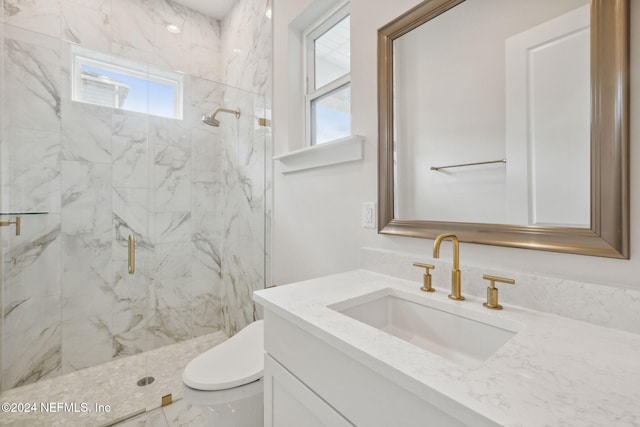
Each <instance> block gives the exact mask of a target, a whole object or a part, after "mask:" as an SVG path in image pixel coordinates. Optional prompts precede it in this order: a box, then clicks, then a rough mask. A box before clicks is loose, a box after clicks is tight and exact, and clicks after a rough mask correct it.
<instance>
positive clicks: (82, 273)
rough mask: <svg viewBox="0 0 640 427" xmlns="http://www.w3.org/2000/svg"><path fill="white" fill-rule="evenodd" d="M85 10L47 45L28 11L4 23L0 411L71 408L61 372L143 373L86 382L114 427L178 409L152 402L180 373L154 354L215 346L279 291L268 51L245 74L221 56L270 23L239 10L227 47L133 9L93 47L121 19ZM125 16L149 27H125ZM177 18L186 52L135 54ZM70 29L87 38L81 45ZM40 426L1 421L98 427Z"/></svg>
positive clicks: (144, 8)
mask: <svg viewBox="0 0 640 427" xmlns="http://www.w3.org/2000/svg"><path fill="white" fill-rule="evenodd" d="M76 3H80V4H82V5H83V7H82V8H81V9H82V13H80V12H78V13H75V12H74V13H71V9H73V8H71V9H70V10H69V16H66V15H65V16H64V17H63V16H62V14H61V12H58V13H59V16H58V17H57V19H58V22H54V21H55V19H56V18H55V17H50V19H51V21H52V22H53V23H55V25H53V24H52V25H50V27H51V28H53V29H54V30H56V31H57V32H55V31H54V33H53V34H45V33H43V32H42V31H44V30H47V31H48V27H47V28H44V29H43V28H42V25H39V23H38V22H39V21H38V19H35V17H33V19H31V15H30V13H31V12H29V11H28V10H26V9H24V10H23V9H22V8H21V9H20V10H16V14H15V15H12V17H11V19H10V20H8V19H7V18H8V17H6V16H5V17H4V19H3V20H2V22H0V57H1V60H0V223H1V224H0V225H5V224H6V226H2V227H0V393H2V399H0V400H1V401H3V402H5V401H9V400H11V399H9V397H5V396H7V394H6V393H9V392H13V393H22V394H20V396H21V397H20V399H17V398H16V399H15V400H14V401H16V402H18V401H20V402H22V401H25V402H27V401H29V402H49V401H54V402H63V401H64V402H67V401H66V400H64V399H66V397H64V398H63V397H60V396H66V395H64V394H63V393H66V390H71V389H75V386H69V383H68V382H65V381H67V379H66V377H67V374H69V375H72V374H74V373H76V372H87V371H86V369H93V368H99V367H100V366H101V365H103V364H108V363H113V362H118V361H120V360H123V361H126V362H123V365H126V366H131V367H132V368H135V369H134V371H135V372H136V373H135V376H131V378H129V382H127V383H126V384H125V383H117V382H114V381H113V380H112V378H111V375H110V374H108V373H107V374H106V375H105V376H104V377H100V376H99V375H98V376H94V372H95V371H89V372H90V373H83V374H82V375H81V376H78V378H79V377H82V378H93V379H94V384H95V385H94V386H93V387H94V388H95V390H98V389H101V390H102V389H104V388H105V387H106V386H107V384H110V385H112V386H114V387H115V389H116V390H117V392H113V393H112V395H110V394H109V393H106V395H107V396H109V397H108V398H104V399H103V400H96V399H97V398H95V397H94V395H93V394H92V393H89V392H88V393H87V394H86V396H85V399H84V400H86V401H88V402H90V404H91V405H93V404H94V403H100V404H108V405H110V406H111V409H112V412H110V413H108V414H102V416H103V418H105V420H103V421H106V420H107V419H111V418H114V419H115V418H119V417H120V416H122V415H128V414H130V413H131V412H132V411H134V410H138V409H140V408H146V409H149V407H150V406H149V404H147V403H146V402H147V400H145V399H146V398H147V397H149V399H148V401H150V402H152V403H153V404H154V405H160V402H161V397H163V396H164V395H165V394H167V393H174V394H173V396H174V398H176V396H177V395H176V393H177V392H176V391H175V389H174V390H167V391H166V392H165V391H164V390H162V392H163V393H164V394H162V395H156V393H159V391H158V390H159V388H160V386H161V385H162V384H163V383H162V380H163V378H165V377H166V375H165V373H166V372H173V371H170V370H168V369H166V368H163V367H161V366H159V365H157V364H156V363H151V362H150V361H151V360H153V359H152V358H153V357H155V354H156V353H155V350H160V349H161V348H165V347H167V346H171V345H180V344H181V343H182V342H184V341H189V343H186V344H185V348H186V347H188V346H190V345H191V344H190V342H191V340H200V339H205V338H206V337H208V336H210V335H215V336H214V338H215V337H218V339H217V340H214V341H215V342H219V341H220V337H221V336H224V337H226V336H230V335H233V334H234V333H235V332H236V331H238V330H240V329H242V328H243V327H244V326H245V325H246V324H247V323H249V322H251V321H253V320H254V319H256V318H257V317H259V314H258V313H257V311H256V308H255V307H254V305H253V300H252V293H253V291H254V290H256V289H261V288H263V287H264V283H265V282H268V281H269V279H268V276H267V274H268V270H267V268H268V267H267V265H268V263H267V260H268V254H267V250H268V248H269V242H268V240H267V239H268V236H269V229H268V222H267V218H268V213H267V212H268V209H269V207H268V205H267V203H269V200H270V199H271V198H270V197H269V195H268V191H269V188H270V185H269V183H268V181H267V179H268V177H269V176H270V173H269V170H268V169H267V168H268V167H270V165H269V164H268V162H267V159H269V158H270V157H271V156H270V151H268V150H270V142H269V141H270V139H269V138H270V137H271V133H270V129H269V128H268V127H266V126H260V125H258V124H257V123H259V121H260V119H261V118H264V117H267V113H268V111H269V108H268V102H269V101H268V98H267V97H266V89H265V88H262V87H258V86H257V85H254V84H253V83H252V82H253V81H260V82H262V77H263V76H264V73H265V72H266V71H265V70H269V69H270V68H269V64H268V63H267V62H266V60H267V59H268V58H267V56H266V55H263V54H262V52H263V51H264V49H261V48H260V49H257V48H256V52H258V53H259V54H260V59H261V60H260V61H258V60H253V59H252V58H253V55H257V53H253V51H252V50H251V49H252V46H248V47H247V48H244V47H243V52H245V54H244V56H238V54H235V53H234V56H233V61H237V63H236V62H233V61H232V60H230V59H228V58H226V57H225V56H224V55H225V52H228V53H229V54H231V53H232V52H233V51H232V49H231V48H227V47H225V46H226V44H229V46H231V45H232V44H233V46H236V44H234V43H237V38H238V37H239V38H240V42H242V41H243V40H244V39H245V37H244V36H243V34H244V32H245V31H246V32H248V34H251V33H253V32H256V33H259V34H266V35H268V34H270V33H269V32H268V31H270V28H271V27H270V24H269V23H268V22H266V18H265V17H264V12H262V8H263V7H264V2H263V1H259V2H258V1H257V0H251V1H249V2H243V3H240V2H239V3H238V8H240V7H242V8H243V9H242V10H244V8H247V9H250V10H251V11H254V12H253V14H252V15H250V17H249V21H247V19H248V18H247V15H246V14H245V13H239V12H240V9H238V12H237V13H234V14H231V15H229V17H228V19H227V20H226V21H225V27H224V28H225V30H224V31H229V34H228V35H227V34H226V33H225V32H224V31H223V30H222V29H221V28H220V23H219V22H218V21H216V20H213V19H211V18H210V17H208V16H205V15H201V14H198V13H197V12H194V11H190V10H186V9H183V8H179V7H174V6H173V4H172V5H171V7H169V6H167V5H165V3H164V2H155V1H154V2H148V4H147V3H144V2H136V1H131V0H125V1H122V2H117V5H116V4H115V3H114V7H113V12H112V13H113V17H115V18H117V19H115V18H114V20H113V22H117V23H118V25H117V26H116V25H113V26H111V25H108V26H106V27H104V28H101V29H104V33H103V32H102V31H98V32H95V29H93V28H92V29H90V28H88V27H87V28H86V33H84V32H83V31H84V30H85V26H83V24H84V22H85V21H86V20H87V19H90V18H91V19H93V17H94V16H97V14H100V16H101V17H102V14H103V13H105V15H104V19H105V20H107V21H108V22H112V21H111V15H109V13H111V12H110V11H111V8H108V9H109V10H108V11H107V12H104V11H102V9H100V8H99V7H98V6H96V5H95V4H94V3H95V2H93V1H91V0H79V1H77V2H76ZM254 3H255V5H256V6H255V7H254V6H250V5H252V4H254ZM152 5H153V6H152ZM156 6H157V7H156ZM160 6H162V7H160ZM165 6H166V7H165ZM94 9H95V10H94ZM234 10H235V9H234ZM130 16H135V17H136V19H137V17H141V18H140V19H144V20H145V21H144V25H139V26H136V29H137V30H136V31H124V30H123V29H124V28H129V27H132V26H133V25H134V24H129V20H130V19H133V18H129V17H130ZM167 16H168V17H167ZM48 19H49V18H48ZM69 19H70V20H71V21H68V20H69ZM168 19H171V21H172V22H174V21H175V22H183V21H185V19H186V22H188V23H189V24H188V25H189V27H188V28H193V29H194V30H193V31H192V32H189V38H184V39H181V38H180V37H181V36H179V35H178V36H176V35H172V34H170V33H167V34H164V33H163V34H157V35H156V37H155V39H157V43H155V44H148V43H142V42H143V41H146V40H147V39H148V37H147V36H148V34H146V33H145V31H146V29H149V31H151V32H152V34H153V29H154V28H156V27H157V25H156V24H158V23H162V22H164V21H165V20H168ZM9 21H11V22H9ZM69 22H71V23H69ZM100 22H102V21H100ZM132 22H133V21H132ZM236 22H237V23H236ZM65 25H70V28H74V29H75V28H77V29H79V32H78V33H76V32H74V33H73V34H74V39H73V40H67V36H68V34H70V32H66V31H65V32H63V33H62V34H61V32H60V28H61V26H65ZM154 25H155V26H154ZM138 27H139V28H138ZM263 27H264V28H265V30H264V31H263V30H260V28H263ZM157 28H159V29H158V30H157V31H158V32H160V31H164V30H163V28H164V27H157ZM238 28H240V30H241V32H237V31H236V30H237V29H238ZM195 29H197V30H198V31H196V30H195ZM240 30H239V31H240ZM95 34H100V37H104V40H103V39H99V40H96V37H95ZM75 37H77V39H76V38H75ZM151 39H152V40H153V39H154V37H151ZM249 39H250V38H249ZM138 42H140V43H138ZM136 43H138V44H136ZM247 43H249V42H247ZM264 43H266V45H267V46H270V42H269V41H268V40H267V41H265V42H264ZM116 45H117V46H118V48H117V49H116V48H114V49H111V46H116ZM261 45H262V42H261ZM261 45H260V46H261ZM124 46H126V49H121V47H124ZM134 47H135V48H134ZM185 47H186V48H187V51H186V52H185ZM79 48H81V49H79ZM144 49H147V50H146V51H145V50H144ZM245 57H246V58H245ZM263 57H264V61H262V58H263ZM145 58H152V59H153V61H152V62H149V60H145ZM240 62H242V64H240ZM245 62H246V63H248V64H251V67H248V66H245V65H243V64H244V63H245ZM223 65H225V67H226V68H225V67H223ZM254 66H255V69H254ZM234 67H242V69H243V71H244V74H242V77H243V79H244V80H242V81H240V76H239V75H238V73H235V72H234V70H235V68H234ZM177 69H180V70H184V72H183V73H177V72H175V70H177ZM254 74H255V75H257V76H261V78H260V79H258V78H253V77H252V76H253V75H254ZM267 80H270V79H267ZM74 88H75V89H78V90H77V92H78V93H80V94H82V95H83V96H82V97H76V96H74V95H75V92H74V90H75V89H74ZM124 88H126V89H127V90H124ZM219 107H220V108H219ZM221 107H226V108H221ZM241 112H242V113H241ZM203 113H206V114H207V115H206V116H205V117H204V118H202V115H203ZM209 113H211V114H209ZM223 113H229V114H223ZM33 115H37V116H38V120H37V121H33V120H31V118H30V117H32V116H33ZM232 115H233V116H235V117H233V116H232ZM201 119H202V120H203V121H204V122H205V123H206V124H207V125H210V126H219V127H217V128H215V129H214V128H212V127H210V126H204V125H203V123H202V121H201ZM212 141H214V143H212ZM18 223H19V224H20V226H19V230H17V225H18ZM17 231H19V232H17ZM129 236H133V237H135V243H136V244H135V246H133V245H129ZM132 241H133V239H132ZM133 251H135V252H133ZM130 253H131V255H134V256H135V261H136V266H135V270H133V269H131V270H130V269H129V264H128V261H129V259H132V258H133V257H132V256H130ZM198 342H200V341H198ZM211 342H213V341H211ZM200 350H201V351H204V349H200ZM179 354H182V353H179ZM129 356H135V359H134V357H129ZM138 356H140V357H138ZM129 359H133V360H135V362H134V361H133V360H132V361H128V360H129ZM181 360H182V359H180V360H178V359H176V360H174V361H172V362H171V363H173V364H175V365H178V364H180V363H182V362H181ZM187 360H188V359H187ZM185 363H186V362H185ZM123 365H118V366H123ZM150 376H153V377H155V381H154V382H153V383H151V382H150V380H146V381H144V382H143V383H145V384H147V385H146V386H145V387H138V386H137V385H136V382H137V381H138V380H139V379H140V378H146V377H150ZM58 377H59V378H58ZM176 378H177V380H178V381H180V377H179V375H178V376H177V377H176ZM43 380H54V381H46V382H45V381H43ZM125 380H126V379H125ZM58 381H60V382H58ZM123 381H124V380H123ZM40 382H41V383H42V386H43V388H42V389H37V390H38V391H36V386H37V385H38V383H40ZM74 384H75V383H74ZM42 390H44V391H42ZM120 391H122V393H120ZM120 394H121V395H122V398H120ZM16 395H17V394H12V395H11V396H16ZM76 395H77V394H76ZM74 396H75V395H74ZM101 399H102V398H101ZM38 409H39V407H38ZM129 409H131V410H129ZM93 414H94V415H95V414H97V413H93ZM37 415H40V414H37ZM37 415H34V414H16V415H15V416H16V417H18V418H15V419H14V418H7V417H8V416H9V415H8V414H0V419H1V421H0V424H2V425H5V424H7V425H65V426H68V425H101V423H103V421H100V422H95V423H94V424H92V423H91V422H89V421H86V420H85V419H84V418H83V419H80V416H81V415H77V416H75V418H74V414H69V417H70V418H71V419H72V420H75V421H72V422H69V423H66V424H65V421H64V420H65V419H64V418H63V417H62V415H60V414H58V415H55V414H53V415H51V420H55V423H49V422H40V420H39V418H38V419H36V418H37ZM43 416H44V415H43ZM82 416H83V415H82ZM96 417H98V415H96ZM96 417H94V418H96ZM92 419H93V418H92ZM96 419H97V418H96ZM14 420H15V422H14Z"/></svg>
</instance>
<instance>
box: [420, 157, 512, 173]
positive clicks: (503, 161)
mask: <svg viewBox="0 0 640 427" xmlns="http://www.w3.org/2000/svg"><path fill="white" fill-rule="evenodd" d="M491 163H507V159H500V160H490V161H488V162H475V163H460V164H459V165H448V166H431V170H432V171H439V170H440V169H449V168H461V167H464V166H476V165H488V164H491Z"/></svg>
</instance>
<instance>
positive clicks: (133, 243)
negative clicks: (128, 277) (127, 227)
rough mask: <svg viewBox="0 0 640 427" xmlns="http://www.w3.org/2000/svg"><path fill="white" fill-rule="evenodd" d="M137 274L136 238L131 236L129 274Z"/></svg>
mask: <svg viewBox="0 0 640 427" xmlns="http://www.w3.org/2000/svg"><path fill="white" fill-rule="evenodd" d="M135 272H136V237H135V236H134V235H133V234H129V274H133V273H135Z"/></svg>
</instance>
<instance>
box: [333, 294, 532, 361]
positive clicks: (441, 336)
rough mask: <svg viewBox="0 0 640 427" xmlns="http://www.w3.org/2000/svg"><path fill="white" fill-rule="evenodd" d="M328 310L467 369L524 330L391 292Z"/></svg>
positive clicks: (498, 320) (455, 307)
mask: <svg viewBox="0 0 640 427" xmlns="http://www.w3.org/2000/svg"><path fill="white" fill-rule="evenodd" d="M328 307H329V308H331V309H333V310H335V311H338V312H340V313H342V314H344V315H346V316H349V317H351V318H353V319H355V320H358V321H360V322H363V323H366V324H367V325H369V326H372V327H374V328H376V329H379V330H381V331H384V332H386V333H388V334H391V335H393V336H395V337H398V338H400V339H402V340H404V341H407V342H409V343H411V344H414V345H416V346H418V347H421V348H423V349H425V350H428V351H429V352H431V353H434V354H437V355H438V356H441V357H443V358H445V359H448V360H450V361H452V362H455V363H458V364H460V365H462V366H465V367H477V366H479V365H481V364H482V363H483V362H485V361H486V360H487V359H489V357H491V355H493V354H494V353H495V352H496V351H497V350H498V349H499V348H500V347H502V346H503V345H504V344H505V343H506V342H507V341H509V340H510V339H511V338H512V337H513V336H514V335H515V334H516V333H517V332H518V330H520V328H521V327H522V325H521V324H519V323H517V322H513V321H510V320H507V319H500V318H499V317H495V316H490V315H484V314H483V313H478V312H475V311H472V310H467V309H464V308H462V307H459V306H458V305H454V304H453V303H451V304H447V303H443V302H441V301H436V300H433V299H429V297H428V296H422V295H413V294H410V293H405V292H401V291H398V290H396V289H391V288H385V289H381V290H379V291H376V292H372V293H369V294H365V295H362V296H359V297H356V298H353V299H349V300H346V301H341V302H338V303H335V304H332V305H329V306H328Z"/></svg>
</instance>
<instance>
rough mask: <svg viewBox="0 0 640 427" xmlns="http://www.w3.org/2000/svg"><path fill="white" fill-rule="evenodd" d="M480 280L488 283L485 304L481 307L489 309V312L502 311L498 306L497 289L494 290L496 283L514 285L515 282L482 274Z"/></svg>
mask: <svg viewBox="0 0 640 427" xmlns="http://www.w3.org/2000/svg"><path fill="white" fill-rule="evenodd" d="M482 278H483V279H485V280H488V281H489V287H488V288H487V302H485V303H483V304H482V305H483V306H485V307H487V308H490V309H491V310H502V306H501V305H500V304H498V289H497V288H496V282H500V283H506V284H508V285H514V284H515V283H516V281H515V280H513V279H507V278H505V277H498V276H491V275H489V274H483V275H482Z"/></svg>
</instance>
